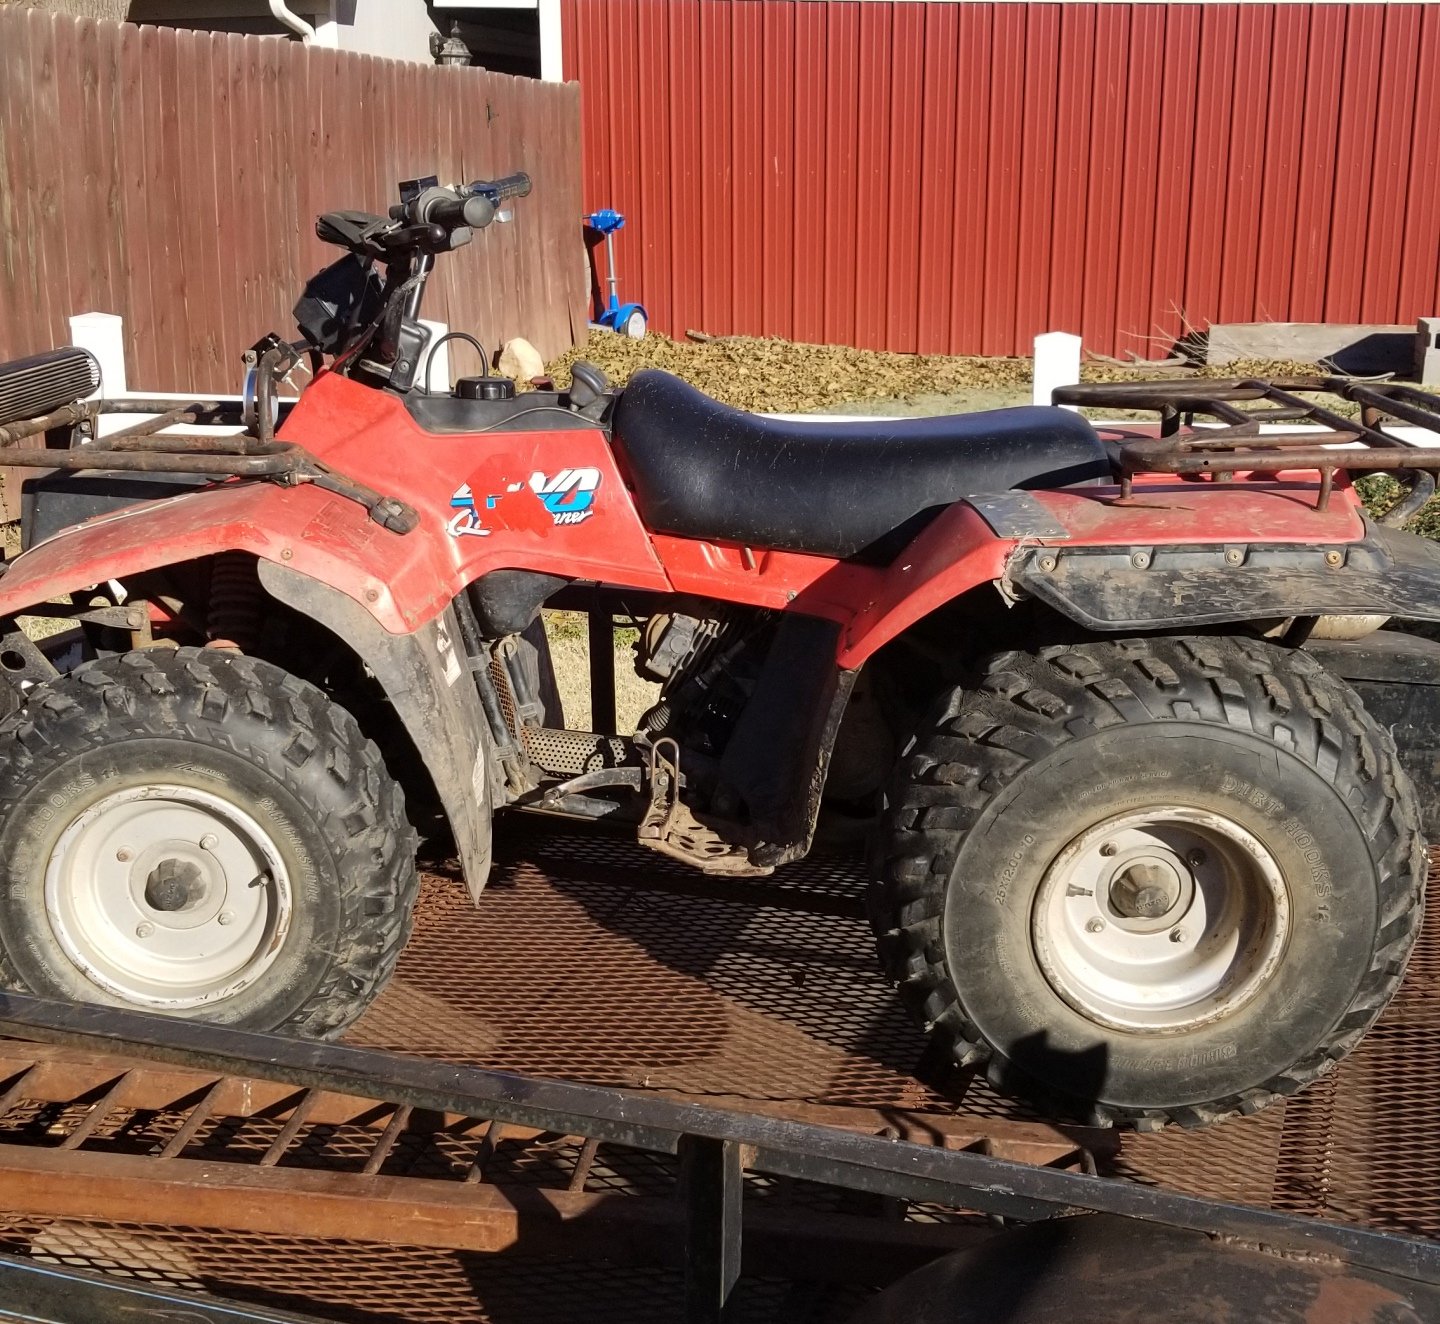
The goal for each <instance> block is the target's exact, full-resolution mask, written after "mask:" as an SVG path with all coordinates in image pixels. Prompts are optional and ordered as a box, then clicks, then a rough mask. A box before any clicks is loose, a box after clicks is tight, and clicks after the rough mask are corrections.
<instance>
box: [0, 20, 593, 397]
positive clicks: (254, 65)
mask: <svg viewBox="0 0 1440 1324" xmlns="http://www.w3.org/2000/svg"><path fill="white" fill-rule="evenodd" d="M579 129H580V97H579V90H578V89H577V88H576V87H575V86H574V85H573V84H569V85H559V84H552V83H539V82H535V81H533V80H531V79H525V78H510V77H506V76H504V75H501V74H491V73H487V72H485V71H483V70H480V69H465V68H459V69H455V68H438V67H427V66H421V65H414V64H404V63H400V62H398V61H394V60H380V59H375V58H373V57H371V56H362V55H352V54H345V53H341V52H338V51H332V50H325V49H322V48H320V47H316V46H303V45H301V44H299V43H297V42H288V41H280V40H275V39H267V38H259V37H239V36H227V35H223V34H215V35H212V34H208V33H197V32H177V31H170V30H168V29H162V28H154V27H145V28H141V27H135V26H133V25H130V24H114V23H105V22H96V21H93V20H87V19H73V18H66V17H61V16H52V15H49V14H46V13H43V12H41V11H38V10H32V9H28V8H26V9H19V10H16V9H13V8H9V7H6V8H4V9H0V360H4V359H9V358H16V357H19V356H21V355H24V354H29V353H34V352H36V351H39V350H43V349H47V348H50V347H52V346H54V345H60V344H64V343H65V342H66V340H67V338H68V326H67V320H66V319H67V318H68V317H69V316H70V315H71V314H73V313H80V312H88V311H97V312H110V313H120V314H121V315H122V316H123V317H124V318H125V329H126V371H127V374H128V378H129V383H130V385H131V386H132V387H133V388H138V389H140V390H175V391H192V390H193V391H215V392H218V391H234V390H237V389H238V383H239V380H240V355H241V353H242V352H243V351H244V350H245V349H246V348H248V347H249V346H250V345H251V344H253V343H254V342H255V341H256V340H257V339H258V338H259V337H260V336H261V335H263V334H264V333H265V332H266V331H271V330H274V331H278V332H280V333H281V334H282V335H286V336H289V335H292V334H293V333H294V330H293V329H294V322H293V321H292V319H291V316H290V308H291V306H292V304H293V303H294V301H295V297H296V295H297V294H298V293H299V290H300V287H301V285H302V283H303V282H304V280H305V278H306V277H307V276H309V275H310V274H311V273H312V272H314V271H316V270H318V269H319V268H320V267H321V266H323V265H325V264H326V263H327V262H330V261H333V260H334V259H335V258H336V257H337V256H339V253H338V251H337V250H336V249H334V248H330V247H327V246H326V245H324V244H322V243H320V241H319V240H317V239H316V238H315V232H314V221H315V217H316V215H317V214H318V213H320V212H322V211H328V210H337V209H341V208H360V209H363V210H366V211H373V212H377V213H380V214H383V213H384V212H385V209H386V207H387V206H388V205H389V204H390V203H391V202H393V201H395V200H396V194H395V184H396V182H397V181H398V180H400V179H403V178H413V177H415V176H417V175H426V174H438V175H439V176H440V177H441V179H442V180H447V181H453V180H460V179H463V180H471V179H480V178H489V177H493V176H496V175H503V174H509V173H510V172H511V171H514V170H527V171H529V173H530V175H531V177H532V178H533V179H534V181H535V188H534V192H533V193H532V194H531V195H530V196H529V197H528V198H524V199H522V200H520V201H519V202H517V203H516V204H515V207H514V212H515V219H514V222H513V223H512V224H510V225H497V226H492V227H491V228H490V229H489V230H487V231H486V232H485V233H484V234H481V235H477V237H476V240H475V242H474V243H473V244H471V245H470V247H468V248H465V249H462V250H460V252H458V253H456V254H454V255H452V256H449V257H446V258H442V259H441V261H440V262H439V263H438V264H437V268H436V274H435V276H434V277H433V278H432V280H431V283H430V287H429V293H428V295H427V300H426V307H425V312H426V315H427V316H429V317H433V318H436V319H439V320H442V321H446V322H448V323H449V324H450V325H451V326H452V327H454V328H456V329H460V330H466V331H470V332H472V333H473V334H475V335H477V336H478V337H479V339H480V340H481V341H482V343H485V344H487V345H489V346H492V347H493V346H494V345H495V344H496V342H497V340H499V339H501V338H508V337H510V336H515V335H523V336H525V337H527V338H528V339H530V340H531V341H533V342H534V343H535V345H536V346H537V347H538V348H539V349H540V351H541V353H542V354H544V355H545V356H546V357H547V358H549V357H550V356H552V355H555V354H558V353H560V352H562V351H563V350H565V349H567V348H569V347H570V345H571V344H572V343H574V340H575V339H576V338H577V337H578V336H582V335H583V334H584V330H585V325H586V315H587V298H588V290H589V278H588V274H587V266H586V257H585V250H584V246H583V242H582V237H581V226H580V214H581V199H580V160H579ZM452 349H453V351H454V353H453V356H452V362H454V363H455V364H456V367H457V369H458V370H460V371H478V370H479V365H478V363H477V364H474V365H471V364H470V363H469V361H468V358H467V355H468V354H469V353H470V351H467V350H466V349H465V348H464V347H463V346H461V345H452Z"/></svg>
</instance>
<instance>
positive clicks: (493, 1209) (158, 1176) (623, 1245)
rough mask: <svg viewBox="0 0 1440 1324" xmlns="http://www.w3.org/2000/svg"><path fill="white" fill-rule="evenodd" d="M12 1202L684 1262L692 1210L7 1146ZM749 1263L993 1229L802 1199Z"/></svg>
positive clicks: (918, 1257)
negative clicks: (850, 1210)
mask: <svg viewBox="0 0 1440 1324" xmlns="http://www.w3.org/2000/svg"><path fill="white" fill-rule="evenodd" d="M0 1192H3V1194H4V1199H5V1203H6V1204H7V1206H9V1207H13V1208H19V1209H24V1210H25V1211H26V1212H27V1213H30V1214H34V1215H41V1216H46V1217H55V1218H84V1219H91V1220H97V1219H98V1220H111V1221H116V1222H133V1221H134V1220H135V1217H136V1210H137V1207H139V1208H143V1210H144V1218H145V1221H146V1222H153V1223H166V1224H171V1225H175V1226H184V1227H207V1228H215V1229H223V1230H225V1231H231V1232H255V1233H267V1234H270V1235H273V1236H281V1237H285V1236H294V1237H320V1238H334V1239H337V1240H345V1241H368V1242H374V1243H377V1244H380V1245H392V1246H397V1245H398V1246H427V1247H431V1248H434V1249H444V1250H460V1251H479V1252H494V1251H505V1250H511V1249H513V1248H516V1247H519V1246H523V1247H524V1249H525V1250H526V1251H527V1252H531V1251H540V1252H545V1251H550V1252H552V1253H553V1252H563V1253H565V1254H566V1255H567V1256H574V1257H576V1258H581V1259H583V1258H587V1257H589V1258H604V1259H609V1260H615V1261H619V1262H621V1263H632V1264H642V1265H655V1264H674V1263H677V1262H678V1261H679V1258H680V1248H681V1244H682V1240H681V1239H682V1232H683V1226H684V1212H683V1210H682V1208H681V1207H680V1205H679V1204H678V1203H677V1202H676V1201H674V1200H672V1199H670V1198H668V1197H665V1196H659V1195H649V1196H647V1195H632V1194H625V1193H620V1192H607V1193H588V1194H586V1193H576V1192H571V1191H566V1190H556V1189H551V1188H546V1187H538V1186H506V1187H498V1186H494V1185H491V1184H488V1183H485V1184H481V1185H467V1184H464V1183H460V1182H446V1181H435V1180H429V1179H425V1178H415V1177H389V1176H383V1175H371V1176H362V1175H361V1174H358V1173H350V1172H332V1171H323V1170H322V1171H316V1170H310V1169H305V1168H298V1167H285V1168H260V1167H258V1166H254V1165H242V1164H235V1163H213V1162H203V1161H201V1160H198V1159H184V1158H181V1159H174V1160H172V1161H170V1162H168V1163H164V1164H157V1163H156V1161H155V1160H154V1159H153V1158H150V1157H148V1156H145V1155H136V1154H102V1153H94V1152H91V1151H89V1150H80V1151H78V1152H71V1153H68V1154H63V1155H62V1154H60V1153H59V1152H58V1151H56V1150H53V1149H43V1148H38V1147H31V1146H22V1145H4V1146H0ZM745 1223H746V1230H747V1231H748V1232H750V1233H751V1236H750V1238H749V1245H747V1248H746V1255H747V1267H748V1266H749V1260H750V1258H751V1255H752V1251H753V1253H754V1258H755V1260H756V1261H757V1263H758V1264H760V1265H763V1266H766V1267H769V1268H772V1269H777V1270H781V1271H785V1270H788V1271H791V1272H793V1271H794V1270H795V1268H796V1266H797V1264H798V1263H799V1262H800V1261H801V1259H802V1257H803V1262H804V1267H805V1273H806V1275H807V1276H813V1277H815V1278H817V1279H819V1280H822V1281H830V1282H883V1281H886V1280H887V1279H888V1278H890V1277H893V1276H894V1274H895V1273H897V1272H903V1271H904V1269H906V1268H910V1267H914V1266H917V1265H919V1264H922V1263H924V1262H926V1261H927V1260H929V1259H932V1258H934V1257H935V1256H936V1255H939V1254H944V1253H945V1252H946V1251H950V1250H956V1249H962V1248H964V1247H966V1246H969V1245H973V1244H974V1243H975V1242H976V1241H977V1240H979V1239H981V1238H982V1237H983V1236H984V1232H983V1230H982V1229H981V1228H980V1227H979V1225H978V1224H974V1223H968V1224H967V1223H938V1224H937V1223H907V1224H899V1225H897V1224H893V1223H882V1222H881V1221H880V1220H878V1219H875V1218H870V1217H866V1216H863V1215H858V1214H839V1213H825V1212H822V1211H816V1210H814V1209H811V1208H808V1207H804V1206H799V1207H792V1208H788V1209H775V1208H769V1207H765V1206H761V1207H755V1208H751V1209H747V1210H746V1211H745Z"/></svg>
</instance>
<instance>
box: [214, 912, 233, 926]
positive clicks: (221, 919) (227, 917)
mask: <svg viewBox="0 0 1440 1324" xmlns="http://www.w3.org/2000/svg"><path fill="white" fill-rule="evenodd" d="M215 918H216V920H217V922H218V923H221V924H233V923H235V916H234V914H233V913H232V912H230V911H228V910H222V911H221V912H220V913H219V914H218V915H217V916H216V917H215Z"/></svg>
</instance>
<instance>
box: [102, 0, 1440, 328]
mask: <svg viewBox="0 0 1440 1324" xmlns="http://www.w3.org/2000/svg"><path fill="white" fill-rule="evenodd" d="M562 21H563V27H564V53H565V69H566V76H567V77H570V78H578V79H579V80H580V82H581V85H582V104H583V118H584V129H583V139H582V141H583V152H584V168H585V202H586V206H587V207H593V206H615V207H618V208H619V209H620V210H622V211H624V212H625V213H626V215H627V216H628V217H629V223H628V225H627V227H626V230H625V232H624V234H623V235H622V237H621V239H620V262H621V268H622V280H623V282H624V288H625V291H626V293H627V294H628V295H630V296H631V297H639V298H642V299H644V300H645V301H646V302H647V304H648V306H649V308H650V311H651V314H652V320H653V324H654V325H655V326H656V327H657V328H659V329H661V330H664V331H668V332H671V333H674V334H683V333H684V332H685V331H686V330H687V329H689V328H696V329H703V330H705V331H709V332H711V333H713V334H727V333H745V334H751V335H780V336H787V337H791V338H794V339H799V340H807V341H832V342H837V343H842V344H855V345H862V346H873V347H883V348H888V349H897V350H918V351H920V352H922V353H928V352H951V353H988V354H1008V353H1026V352H1028V350H1029V347H1030V341H1031V339H1032V338H1033V337H1034V336H1035V335H1036V334H1038V333H1039V332H1042V331H1050V330H1065V331H1077V332H1080V333H1081V334H1083V335H1084V337H1085V343H1086V346H1087V348H1089V349H1092V350H1097V351H1100V352H1109V353H1117V352H1123V351H1127V350H1132V349H1133V350H1136V351H1138V352H1141V353H1150V352H1154V351H1156V350H1158V349H1159V348H1161V347H1162V345H1163V344H1164V342H1166V341H1167V340H1168V339H1173V338H1174V337H1175V336H1176V335H1178V334H1179V333H1180V332H1181V331H1183V330H1184V329H1185V328H1187V327H1203V326H1206V325H1208V324H1209V323H1210V322H1212V321H1218V320H1223V321H1243V320H1250V319H1252V318H1253V319H1264V320H1295V321H1311V320H1318V319H1321V318H1329V319H1331V320H1342V321H1366V322H1392V321H1397V322H1403V321H1409V320H1410V319H1412V318H1415V317H1418V316H1422V315H1426V314H1431V313H1434V312H1436V311H1437V310H1440V275H1437V253H1440V6H1435V5H1428V4H1425V5H1422V4H1386V5H1374V4H1353V5H1346V4H1318V5H1303V4H1284V5H1267V4H1234V5H1228V4H1203V5H1201V4H1124V3H1116V4H1084V3H1063V4H1056V3H1049V4H1047V3H1029V4H1016V3H984V2H982V0H975V2H974V3H970V2H966V0H961V2H960V3H943V2H942V3H930V4H921V3H917V2H916V0H894V2H893V3H888V2H886V0H867V2H866V3H858V2H857V0H564V4H563V19H562ZM115 76H116V77H117V78H120V79H123V78H124V77H125V68H124V64H123V62H122V64H121V66H120V67H119V68H118V69H117V70H116V71H115ZM236 90H237V94H238V95H242V96H243V95H245V94H246V93H245V86H244V84H243V83H242V84H240V85H238V86H237V89H236ZM145 127H146V129H147V130H149V129H150V128H151V124H150V123H149V122H147V123H146V126H145ZM154 130H155V131H156V132H159V133H167V134H168V133H173V132H174V124H173V121H167V120H163V119H162V120H160V121H157V122H155V124H154ZM238 164H239V163H238V162H237V165H238ZM274 183H275V184H276V186H278V185H279V183H280V181H274ZM133 187H134V188H135V189H136V194H135V195H133V196H134V202H135V205H137V206H139V207H143V206H144V205H145V201H146V200H145V192H144V181H143V180H142V179H135V180H134V181H133ZM119 196H120V197H121V199H122V200H123V199H124V198H125V197H126V196H127V195H126V192H125V181H123V180H122V181H121V188H120V191H119ZM201 275H202V283H203V279H208V278H209V275H208V273H201ZM157 278H159V277H158V275H157Z"/></svg>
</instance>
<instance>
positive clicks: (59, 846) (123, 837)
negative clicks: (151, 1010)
mask: <svg viewBox="0 0 1440 1324" xmlns="http://www.w3.org/2000/svg"><path fill="white" fill-rule="evenodd" d="M45 911H46V915H47V916H48V918H49V921H50V928H51V931H52V932H53V933H54V935H55V939H56V941H57V942H58V943H59V944H60V947H61V949H62V950H63V951H64V952H65V954H66V956H68V957H69V958H70V960H71V961H72V962H73V963H74V964H75V966H76V967H77V968H78V969H79V970H80V971H81V972H82V973H83V974H84V975H85V976H86V978H88V979H90V980H91V981H92V982H93V983H95V984H97V985H99V986H100V987H101V988H102V989H104V990H105V991H106V992H108V993H110V994H112V995H113V996H115V997H117V998H120V999H123V1000H124V1001H126V1002H130V1003H134V1004H136V1005H138V1006H143V1007H159V1008H165V1009H168V1010H176V1009H180V1008H185V1007H198V1006H201V1005H204V1004H207V1003H214V1002H218V1001H220V1000H222V999H224V998H229V997H233V996H234V995H235V994H237V993H239V992H240V991H241V989H244V988H246V987H248V986H249V985H251V984H253V983H254V982H255V980H256V979H258V978H259V977H260V976H261V975H262V974H263V973H264V972H265V971H266V970H267V969H268V968H269V967H270V966H271V964H272V963H273V962H274V961H275V958H276V957H277V956H278V955H279V953H280V948H281V946H282V945H283V943H284V939H285V934H286V932H287V931H288V929H289V927H290V918H291V888H290V876H289V873H288V871H287V870H286V868H285V863H284V860H283V859H282V858H281V856H280V852H279V851H278V850H277V849H276V846H275V843H274V841H273V840H271V838H270V836H269V835H268V834H267V833H266V832H265V830H264V829H263V828H262V827H261V826H260V825H259V824H258V823H257V822H256V821H255V820H254V819H253V818H251V817H250V816H249V815H248V814H246V813H245V812H243V811H242V810H240V809H238V808H237V807H236V806H235V805H233V804H232V803H231V802H230V801H228V800H226V799H223V798H222V797H220V796H218V795H213V794H211V793H210V792H208V791H202V790H199V789H197V788H195V787H190V786H175V785H146V786H137V787H131V788H129V789H127V790H123V791H116V792H115V793H114V794H112V795H107V796H105V797H104V798H103V799H101V800H99V801H97V802H96V803H95V804H93V805H91V806H90V807H89V808H88V809H86V810H85V811H84V812H83V813H82V814H80V816H79V817H78V818H76V819H75V821H74V822H72V823H71V824H70V825H69V826H68V827H67V828H66V829H65V831H64V832H63V833H61V835H60V839H59V840H58V841H57V842H56V843H55V847H54V849H53V850H52V851H51V853H50V861H49V864H48V866H47V867H46V871H45Z"/></svg>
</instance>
